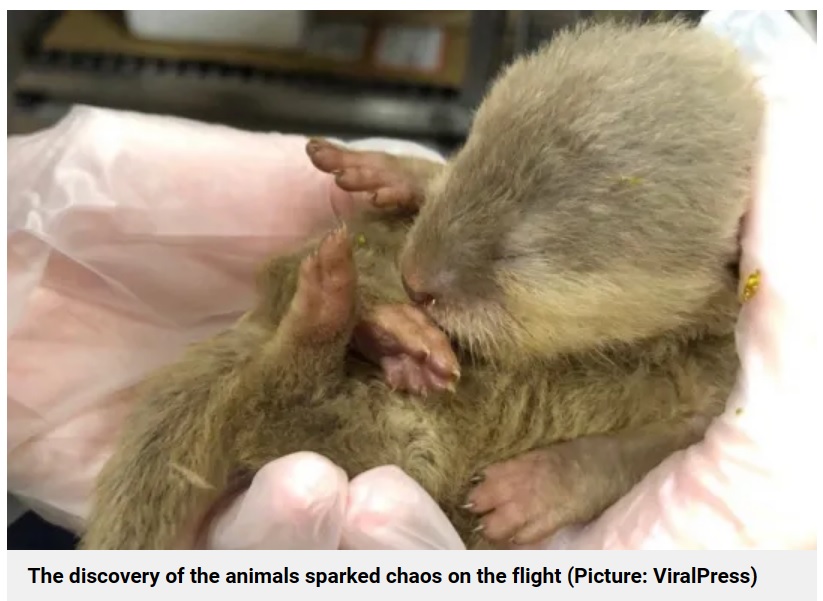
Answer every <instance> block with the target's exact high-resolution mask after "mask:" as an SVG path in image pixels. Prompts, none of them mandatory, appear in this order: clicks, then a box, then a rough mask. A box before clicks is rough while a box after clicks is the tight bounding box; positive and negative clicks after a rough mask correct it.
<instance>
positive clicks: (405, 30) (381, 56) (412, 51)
mask: <svg viewBox="0 0 823 601" xmlns="http://www.w3.org/2000/svg"><path fill="white" fill-rule="evenodd" d="M444 41H445V35H444V32H443V30H442V29H439V28H437V27H401V26H397V27H387V28H385V29H384V30H383V31H382V32H381V34H380V39H379V41H378V43H377V62H378V64H380V65H381V66H383V67H394V68H402V69H416V70H419V71H435V70H437V69H438V68H439V67H440V60H441V57H442V55H443V43H444Z"/></svg>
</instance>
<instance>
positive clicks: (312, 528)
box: [208, 452, 348, 549]
mask: <svg viewBox="0 0 823 601" xmlns="http://www.w3.org/2000/svg"><path fill="white" fill-rule="evenodd" d="M347 488H348V478H347V477H346V474H345V472H344V471H343V470H342V469H340V468H339V467H337V466H336V465H335V464H333V463H332V462H331V461H329V460H328V459H326V458H325V457H322V456H320V455H317V454H315V453H308V452H303V453H295V454H293V455H288V456H286V457H281V458H280V459H277V460H275V461H272V462H271V463H268V464H267V465H266V466H264V467H263V468H262V469H260V471H259V472H257V474H256V475H255V477H254V480H253V481H252V484H251V486H250V487H249V489H248V490H247V491H246V492H245V493H243V494H242V495H241V496H240V497H238V498H237V499H236V500H235V501H234V502H233V503H232V504H231V505H230V506H229V508H228V509H227V510H226V511H224V512H223V513H222V514H221V515H220V516H219V517H217V518H216V519H215V521H214V522H213V524H212V526H211V529H210V534H209V536H208V543H209V544H208V547H209V548H210V549H337V548H338V547H339V546H340V536H341V532H342V529H343V519H344V516H345V510H346V496H347Z"/></svg>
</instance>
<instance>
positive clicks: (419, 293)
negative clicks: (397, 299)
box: [400, 275, 434, 305]
mask: <svg viewBox="0 0 823 601" xmlns="http://www.w3.org/2000/svg"><path fill="white" fill-rule="evenodd" d="M400 279H401V280H402V281H403V288H405V289H406V294H408V295H409V298H410V299H411V300H412V302H413V303H416V304H418V305H430V304H431V303H432V302H433V301H434V296H433V295H431V294H429V293H428V292H425V291H423V290H421V289H420V286H415V283H416V282H414V283H409V280H408V279H406V276H405V275H403V276H400Z"/></svg>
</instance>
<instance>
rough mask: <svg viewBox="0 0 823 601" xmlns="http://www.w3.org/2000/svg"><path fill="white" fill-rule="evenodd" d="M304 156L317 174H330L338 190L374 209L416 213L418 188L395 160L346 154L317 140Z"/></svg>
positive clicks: (419, 196)
mask: <svg viewBox="0 0 823 601" xmlns="http://www.w3.org/2000/svg"><path fill="white" fill-rule="evenodd" d="M306 153H307V154H308V155H309V158H310V159H311V162H312V163H313V164H314V166H315V167H317V168H318V169H319V170H320V171H323V172H324V173H332V174H334V176H335V182H336V183H337V185H338V186H339V187H340V188H342V189H343V190H346V191H347V192H351V193H352V194H353V195H356V196H362V197H363V198H362V200H364V201H368V202H371V204H373V205H374V206H375V207H378V208H381V209H400V210H406V211H416V210H418V209H419V208H420V205H421V204H422V201H423V190H422V187H421V186H420V184H419V182H418V181H417V178H416V177H415V174H414V173H412V172H410V171H409V170H408V169H405V168H404V163H403V162H402V160H401V159H399V158H398V157H395V156H392V155H390V154H388V153H385V152H368V151H359V150H349V149H346V148H343V147H340V146H337V145H335V144H332V143H331V142H329V141H327V140H323V139H318V138H313V139H311V140H309V142H308V143H307V144H306Z"/></svg>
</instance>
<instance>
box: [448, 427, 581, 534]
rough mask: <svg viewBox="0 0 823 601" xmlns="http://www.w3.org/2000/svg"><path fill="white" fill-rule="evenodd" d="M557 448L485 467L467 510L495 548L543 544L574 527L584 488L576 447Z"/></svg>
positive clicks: (537, 451) (556, 445) (565, 444)
mask: <svg viewBox="0 0 823 601" xmlns="http://www.w3.org/2000/svg"><path fill="white" fill-rule="evenodd" d="M573 444H574V441H571V442H570V443H558V444H555V445H552V446H551V447H548V448H546V449H540V450H536V451H530V452H528V453H524V454H522V455H519V456H517V457H515V458H513V459H509V460H508V461H501V462H499V463H495V464H492V465H490V466H489V467H487V468H486V469H485V470H484V471H483V473H482V476H481V477H475V478H473V479H472V481H471V482H472V484H476V486H474V488H473V489H472V491H471V492H470V493H469V496H468V499H467V503H466V505H464V507H463V508H464V509H466V510H468V511H470V512H472V513H474V514H476V515H477V516H478V518H479V524H478V527H477V531H478V532H482V534H483V536H484V537H485V538H486V539H488V540H490V541H492V542H496V543H508V544H509V545H512V546H523V545H531V544H534V543H539V542H541V541H543V540H545V539H547V538H548V537H549V536H551V535H552V534H554V533H555V532H556V531H557V530H559V529H560V528H561V527H563V526H567V525H569V524H571V523H575V522H576V521H577V520H576V519H575V518H577V517H578V516H577V507H579V506H580V505H581V503H580V500H581V497H580V496H579V495H580V494H582V489H581V488H580V485H581V484H583V482H581V480H580V478H579V477H578V476H579V474H577V462H576V461H575V457H574V452H575V447H574V446H573Z"/></svg>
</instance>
